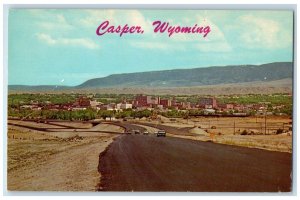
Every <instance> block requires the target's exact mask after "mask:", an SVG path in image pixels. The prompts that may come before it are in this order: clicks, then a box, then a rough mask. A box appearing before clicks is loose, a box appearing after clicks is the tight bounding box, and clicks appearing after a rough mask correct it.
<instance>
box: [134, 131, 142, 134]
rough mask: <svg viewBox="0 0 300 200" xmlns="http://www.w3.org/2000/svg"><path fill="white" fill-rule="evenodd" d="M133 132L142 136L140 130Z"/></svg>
mask: <svg viewBox="0 0 300 200" xmlns="http://www.w3.org/2000/svg"><path fill="white" fill-rule="evenodd" d="M133 132H134V134H140V133H141V132H140V130H134V131H133Z"/></svg>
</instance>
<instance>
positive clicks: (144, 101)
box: [20, 95, 284, 115]
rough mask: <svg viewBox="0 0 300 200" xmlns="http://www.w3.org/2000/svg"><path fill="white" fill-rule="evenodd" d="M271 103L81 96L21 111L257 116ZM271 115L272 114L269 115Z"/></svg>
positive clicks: (33, 103)
mask: <svg viewBox="0 0 300 200" xmlns="http://www.w3.org/2000/svg"><path fill="white" fill-rule="evenodd" d="M269 104H270V102H260V103H257V104H247V105H243V104H231V103H228V104H221V103H218V101H217V99H216V98H214V97H203V98H200V99H199V101H198V103H191V102H187V101H178V100H176V98H175V97H173V98H161V97H157V96H149V95H137V96H135V97H134V99H133V100H130V101H126V100H123V101H122V102H119V103H107V104H104V103H102V102H99V101H97V100H94V99H93V98H92V97H84V96H81V97H79V98H77V99H76V101H75V102H74V103H66V104H51V102H49V101H48V102H44V103H43V105H41V104H39V102H36V101H31V103H30V104H28V105H22V106H21V107H20V108H21V109H31V110H41V109H47V110H72V111H76V110H86V109H88V108H92V109H94V110H111V111H113V110H115V111H122V110H125V109H135V110H144V109H149V110H151V109H159V110H161V111H167V110H168V109H175V110H201V111H203V114H217V113H231V114H234V115H245V114H247V113H249V112H253V111H254V112H255V113H257V114H266V110H267V108H268V105H269ZM282 106H284V105H279V106H278V105H277V106H273V109H280V108H282ZM269 114H270V113H269Z"/></svg>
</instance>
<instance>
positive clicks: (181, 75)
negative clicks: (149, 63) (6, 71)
mask: <svg viewBox="0 0 300 200" xmlns="http://www.w3.org/2000/svg"><path fill="white" fill-rule="evenodd" d="M292 78H293V63H292V62H277V63H268V64H263V65H239V66H223V67H207V68H194V69H174V70H164V71H151V72H139V73H127V74H113V75H110V76H107V77H103V78H95V79H90V80H88V81H86V82H84V83H82V84H80V85H78V86H74V87H69V86H55V85H54V86H51V85H41V86H26V85H9V86H8V90H9V92H10V93H15V92H18V93H19V92H21V93H22V92H54V93H55V92H99V93H103V92H105V93H132V94H135V93H137V92H138V93H148V94H155V93H157V94H176V93H177V94H197V93H198V94H203V93H207V94H210V93H211V94H226V93H228V94H229V93H230V94H231V93H236V94H239V93H247V92H248V93H260V92H261V93H276V92H291V91H292Z"/></svg>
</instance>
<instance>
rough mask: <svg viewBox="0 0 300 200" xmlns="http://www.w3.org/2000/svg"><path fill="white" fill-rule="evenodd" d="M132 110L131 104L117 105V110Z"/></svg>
mask: <svg viewBox="0 0 300 200" xmlns="http://www.w3.org/2000/svg"><path fill="white" fill-rule="evenodd" d="M129 108H132V104H131V103H118V104H117V110H124V109H129Z"/></svg>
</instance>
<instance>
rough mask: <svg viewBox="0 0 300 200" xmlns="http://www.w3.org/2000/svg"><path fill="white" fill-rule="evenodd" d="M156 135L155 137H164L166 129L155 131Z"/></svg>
mask: <svg viewBox="0 0 300 200" xmlns="http://www.w3.org/2000/svg"><path fill="white" fill-rule="evenodd" d="M156 136H157V137H160V136H163V137H166V131H164V130H159V131H157V132H156Z"/></svg>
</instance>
